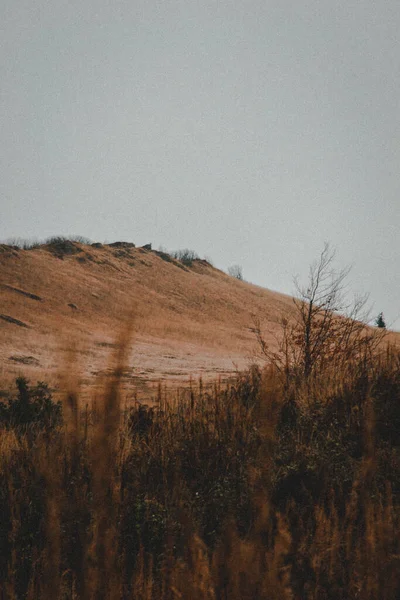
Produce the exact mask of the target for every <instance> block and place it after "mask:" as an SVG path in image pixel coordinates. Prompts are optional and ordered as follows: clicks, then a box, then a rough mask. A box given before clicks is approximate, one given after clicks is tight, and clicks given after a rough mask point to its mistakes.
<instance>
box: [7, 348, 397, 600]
mask: <svg viewBox="0 0 400 600" xmlns="http://www.w3.org/2000/svg"><path fill="white" fill-rule="evenodd" d="M126 347H127V341H126V339H125V341H123V342H122V343H120V344H119V345H118V347H117V350H116V358H115V367H114V377H113V378H112V379H110V380H109V381H108V382H107V385H106V387H105V389H104V393H103V397H102V401H101V402H100V401H98V402H97V404H96V407H95V409H94V410H93V411H90V412H89V413H88V412H87V410H86V408H85V406H81V405H80V403H79V391H78V390H77V386H76V385H75V384H74V383H73V381H72V382H71V383H70V388H71V391H70V393H69V395H68V396H67V397H66V399H65V405H64V417H65V422H64V425H63V426H62V427H61V428H57V429H55V430H52V431H50V430H49V431H46V430H43V431H39V430H37V431H36V433H35V432H34V431H32V432H30V431H29V430H27V431H26V432H25V433H22V434H21V432H18V430H12V429H11V430H10V429H4V430H3V431H2V435H1V438H0V440H1V443H0V466H1V467H0V468H1V473H2V478H1V486H0V502H1V507H0V508H1V510H2V514H3V522H2V524H1V527H0V545H1V548H2V553H1V557H2V558H1V562H0V590H1V594H0V598H2V600H3V599H7V600H8V599H10V600H11V599H15V600H20V599H22V598H29V599H31V600H33V599H35V600H37V599H40V600H50V599H51V600H67V599H68V600H78V599H79V600H80V599H82V600H101V599H104V600H114V599H118V600H120V599H131V598H132V599H133V598H135V599H137V598H139V599H142V600H178V599H184V600H280V599H288V600H289V599H291V600H297V599H300V598H302V599H303V598H304V599H307V600H308V599H310V600H358V599H359V598H366V599H367V600H376V599H378V598H379V599H381V598H382V599H384V600H397V598H398V597H399V593H400V570H399V556H400V536H399V533H400V522H399V510H398V508H399V503H400V496H399V490H400V488H399V483H400V470H399V468H398V467H396V462H395V461H394V462H393V464H392V466H390V465H388V464H387V463H386V462H385V461H386V457H387V453H388V451H389V448H388V446H387V441H386V437H385V436H387V430H386V429H385V428H384V429H382V423H383V425H385V424H386V421H385V414H386V413H382V412H381V405H380V404H379V402H381V401H382V399H383V398H384V399H385V402H386V404H384V406H385V407H386V408H385V411H386V410H388V411H389V413H387V414H392V413H390V410H392V408H390V406H392V405H393V406H395V405H396V404H395V403H396V402H397V401H398V399H399V398H400V380H399V375H398V373H399V372H398V364H399V360H400V359H399V357H398V353H396V351H395V350H392V351H391V353H388V355H387V356H381V357H380V358H378V357H376V358H375V359H374V363H371V364H369V365H367V367H368V369H367V371H365V370H364V371H362V369H361V371H360V368H361V367H360V365H357V364H354V365H353V369H352V370H349V371H348V372H346V373H345V374H344V375H340V374H337V381H336V382H335V385H333V383H334V382H331V383H330V385H329V387H328V389H326V388H325V387H324V385H325V384H324V378H323V376H321V378H320V379H319V381H314V388H313V389H311V388H308V393H309V394H310V397H309V398H308V402H304V389H305V388H304V389H301V390H299V397H298V398H297V397H296V398H295V399H293V398H292V397H291V398H289V397H287V395H286V392H285V391H284V386H283V381H282V379H281V377H280V375H279V373H278V372H276V371H275V370H274V369H265V370H264V371H263V372H260V371H259V370H258V369H256V368H253V369H252V370H251V371H250V372H248V373H244V374H242V375H240V376H239V377H238V379H237V381H236V382H235V384H234V385H231V386H229V387H226V386H224V385H221V384H220V383H218V382H217V383H216V384H215V385H214V387H213V388H206V387H205V386H204V385H203V384H202V382H198V383H193V384H192V386H191V389H189V390H187V391H186V392H185V393H183V392H182V393H180V394H179V395H178V396H171V393H170V392H169V391H168V390H167V389H166V388H165V387H162V386H160V388H159V392H158V405H157V407H156V408H153V409H143V408H140V407H138V408H136V409H133V410H131V411H130V412H129V413H128V414H125V413H124V412H123V411H122V407H121V405H120V387H119V384H120V379H121V375H122V373H123V366H124V361H125V358H126V357H125V352H126ZM364 367H365V365H363V368H364ZM71 368H72V365H70V369H71ZM366 373H368V377H369V379H368V385H367V386H365V385H364V381H365V374H366ZM321 375H322V374H321ZM343 377H345V380H344V379H343ZM318 385H319V386H320V387H319V388H318ZM324 390H325V396H324ZM380 398H381V400H379V399H380ZM396 398H397V400H396ZM322 399H324V402H321V400H322ZM293 400H294V402H295V406H296V407H297V408H296V410H297V417H296V419H295V420H294V421H293V420H291V419H290V418H289V420H288V417H287V414H288V413H287V412H285V411H286V408H287V403H288V402H293ZM388 402H389V403H392V404H390V406H389V405H388V404H387V403H388ZM348 403H350V404H348ZM382 406H383V405H382ZM388 406H389V408H388ZM285 415H286V416H285ZM378 417H379V419H380V420H381V421H382V419H383V421H382V423H380V422H378ZM352 419H353V420H352ZM315 425H317V427H318V429H319V431H318V429H317V430H316V429H315ZM385 426H386V425H385ZM346 427H348V432H347V433H346V432H344V429H346ZM344 434H345V435H344ZM343 435H344V437H343ZM348 436H350V438H351V440H353V438H354V444H355V447H356V448H357V447H358V446H359V447H360V448H361V450H360V451H358V450H357V449H356V450H354V457H353V458H352V463H351V465H350V463H349V465H348V466H346V465H345V461H346V460H347V454H348V453H350V454H351V453H353V441H351V443H350V445H348V446H346V444H347V443H348V442H347V441H346V440H348ZM396 448H397V449H398V445H397V446H396V444H394V447H393V450H395V451H396V452H398V450H396ZM316 451H317V452H318V453H319V456H316V455H315V452H316ZM335 453H336V455H335ZM394 457H395V454H393V460H394ZM315 460H317V461H318V460H319V461H320V467H318V468H320V469H323V470H322V471H319V473H320V476H319V480H312V479H310V473H311V472H312V470H313V469H314V470H315V467H314V466H313V464H314V461H315ZM337 461H338V462H337ZM398 464H400V461H399V463H398ZM296 465H297V466H296ZM316 472H317V473H318V469H317V470H316ZM287 481H292V484H291V486H289V487H288V486H287ZM295 482H297V483H295Z"/></svg>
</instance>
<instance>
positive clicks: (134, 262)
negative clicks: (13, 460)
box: [0, 239, 291, 384]
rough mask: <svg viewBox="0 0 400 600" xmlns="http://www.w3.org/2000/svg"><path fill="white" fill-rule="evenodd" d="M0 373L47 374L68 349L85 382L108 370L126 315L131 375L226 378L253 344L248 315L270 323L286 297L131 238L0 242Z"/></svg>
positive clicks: (142, 378) (287, 300) (59, 364)
mask: <svg viewBox="0 0 400 600" xmlns="http://www.w3.org/2000/svg"><path fill="white" fill-rule="evenodd" d="M0 289H1V309H0V313H1V317H2V318H0V332H1V338H0V339H1V341H0V358H1V362H2V369H3V370H2V374H3V378H12V377H14V376H15V375H16V374H17V373H18V372H19V371H20V370H21V368H23V369H24V372H28V374H30V375H31V376H32V377H34V378H37V377H40V376H42V375H43V376H44V377H45V378H46V380H48V379H49V377H55V376H56V374H57V373H58V371H59V369H60V368H62V367H63V362H65V360H66V358H67V356H68V353H69V351H70V349H71V348H72V347H73V348H75V352H77V353H78V356H79V359H78V362H79V363H80V365H81V368H82V378H83V381H84V383H85V382H86V383H92V382H93V379H94V377H95V376H96V375H98V374H99V373H103V372H105V371H106V370H107V361H108V356H109V352H110V348H111V347H112V345H113V343H114V342H115V336H116V333H117V332H119V331H121V329H124V328H126V327H127V323H128V322H129V323H133V338H132V348H131V356H130V359H129V361H128V362H129V367H130V369H131V371H130V373H127V374H126V376H127V377H130V378H131V380H132V381H136V382H137V383H138V384H143V383H146V382H147V383H149V382H150V383H151V382H156V381H158V380H159V379H160V378H161V379H166V378H168V380H169V381H176V382H181V381H185V380H187V379H188V378H189V377H190V376H194V377H196V376H197V375H203V376H204V377H215V376H216V375H221V376H222V377H227V376H229V375H231V374H232V373H234V372H235V369H236V367H239V368H243V367H244V366H245V365H246V364H247V362H248V358H249V356H251V354H252V352H253V351H254V348H255V338H254V334H253V333H252V331H251V327H252V315H253V314H262V315H263V318H264V319H265V321H266V322H268V325H269V329H270V330H271V331H274V329H275V328H276V320H277V318H278V317H279V315H280V314H281V313H282V310H287V309H288V308H290V307H291V299H290V298H289V297H287V296H285V295H282V294H278V293H276V292H271V291H268V290H266V289H262V288H260V287H257V286H255V285H251V284H249V283H246V282H243V281H239V280H237V279H235V278H233V277H230V276H228V275H226V274H225V273H223V272H222V271H220V270H218V269H215V268H214V267H212V266H211V265H210V264H209V263H208V262H207V261H204V260H200V259H195V260H193V261H192V262H191V264H189V265H188V264H184V262H182V261H179V260H176V259H174V258H172V257H171V256H170V255H169V254H166V253H164V252H158V251H152V250H148V249H146V248H135V247H134V246H133V244H127V243H119V244H118V243H117V244H109V245H101V244H95V245H87V244H82V243H78V242H71V241H68V240H62V239H60V240H55V241H54V242H53V243H50V244H46V245H39V246H37V247H34V248H32V249H27V250H24V249H20V248H17V247H11V246H6V245H2V246H0Z"/></svg>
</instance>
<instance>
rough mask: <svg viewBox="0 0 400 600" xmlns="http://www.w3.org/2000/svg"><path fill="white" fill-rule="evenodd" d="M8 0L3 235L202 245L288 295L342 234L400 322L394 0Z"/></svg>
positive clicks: (398, 17) (380, 300) (1, 67)
mask: <svg viewBox="0 0 400 600" xmlns="http://www.w3.org/2000/svg"><path fill="white" fill-rule="evenodd" d="M0 14H1V17H2V18H1V23H2V25H1V28H2V36H1V42H0V44H1V49H2V52H1V56H0V73H1V81H2V84H1V95H0V106H1V125H0V127H1V134H2V140H3V144H2V148H1V152H0V165H1V174H2V177H1V183H0V208H1V213H2V218H1V220H0V239H2V240H3V241H5V240H7V239H10V238H15V237H20V238H37V239H43V238H46V237H49V236H52V235H67V236H68V235H76V234H80V235H83V236H87V237H88V238H90V239H92V240H93V241H94V242H96V241H100V242H103V241H109V242H111V241H116V240H125V241H132V242H134V243H135V244H137V245H143V244H146V243H149V242H151V243H152V244H153V247H154V248H158V247H159V246H164V247H165V248H167V249H169V250H174V249H179V248H186V247H187V248H191V249H193V250H195V251H196V252H197V253H198V254H199V255H200V256H202V257H203V256H207V257H210V258H211V259H212V261H213V263H214V264H215V266H217V267H218V268H222V269H224V270H226V269H227V268H228V267H229V266H230V265H233V264H239V265H241V267H242V268H243V275H244V277H245V279H246V280H248V281H250V282H252V283H255V284H258V285H261V286H263V287H267V288H269V289H272V290H276V291H280V292H283V293H287V294H291V293H293V291H294V287H293V276H295V275H298V276H299V278H300V280H302V281H304V280H306V278H307V273H308V268H309V265H310V263H312V262H313V261H314V260H315V259H316V258H318V255H319V254H320V252H321V250H322V247H323V243H324V242H325V241H329V242H330V243H331V245H332V246H333V247H336V249H337V260H336V265H337V267H338V268H341V267H344V266H346V265H352V267H353V268H352V272H351V274H350V277H349V283H350V287H351V289H352V290H353V291H354V292H367V293H368V292H369V293H370V297H371V302H372V303H373V305H374V306H373V314H374V315H377V314H378V313H379V312H381V311H383V313H384V316H385V319H386V321H387V324H388V326H391V327H393V328H394V329H397V330H399V329H400V302H399V291H400V272H399V260H400V244H399V241H398V237H399V236H398V229H399V223H400V201H399V199H398V189H399V183H400V175H399V169H398V165H399V158H400V80H399V77H398V71H399V63H400V47H399V46H400V44H399V33H398V31H399V26H400V5H399V4H398V3H397V2H394V0H388V1H385V2H383V1H382V0H380V1H375V2H372V0H366V1H365V2H363V3H359V2H344V1H339V2H336V3H332V2H330V1H328V0H321V1H316V0H315V1H307V2H302V3H299V2H294V1H282V2H268V1H267V2H259V1H256V0H253V2H246V1H245V2H237V1H222V2H216V1H215V2H213V1H211V0H209V1H206V2H204V3H201V4H198V3H188V2H183V1H166V2H151V1H149V2H144V1H136V2H133V3H128V2H126V1H117V2H115V3H113V4H112V5H111V4H109V3H107V2H105V1H104V0H98V1H97V2H93V0H82V1H81V2H79V3H78V2H76V1H75V2H66V1H64V0H55V1H54V2H52V3H47V2H38V1H36V0H29V1H28V0H20V1H19V0H16V1H13V2H11V1H10V0H5V1H4V2H3V5H2V8H1V13H0Z"/></svg>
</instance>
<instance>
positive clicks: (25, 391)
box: [0, 377, 62, 429]
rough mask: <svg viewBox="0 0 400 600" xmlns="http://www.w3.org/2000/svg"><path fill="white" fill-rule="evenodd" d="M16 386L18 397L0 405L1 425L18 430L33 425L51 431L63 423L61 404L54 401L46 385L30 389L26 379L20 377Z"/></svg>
mask: <svg viewBox="0 0 400 600" xmlns="http://www.w3.org/2000/svg"><path fill="white" fill-rule="evenodd" d="M16 386H17V390H18V393H17V395H16V396H13V397H11V398H9V399H8V401H7V402H6V403H5V402H1V403H0V423H3V424H4V425H6V426H7V427H12V428H16V429H20V428H26V427H29V426H31V425H36V426H38V427H39V428H42V429H49V428H52V427H54V426H56V425H59V424H60V423H61V420H62V413H61V404H60V402H54V401H53V398H52V395H51V392H50V390H49V387H48V385H47V384H46V383H43V382H39V383H38V384H37V385H36V386H31V387H29V384H28V381H27V379H25V377H18V379H16Z"/></svg>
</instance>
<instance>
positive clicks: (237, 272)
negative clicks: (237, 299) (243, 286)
mask: <svg viewBox="0 0 400 600" xmlns="http://www.w3.org/2000/svg"><path fill="white" fill-rule="evenodd" d="M228 275H230V276H231V277H235V279H239V280H240V281H243V269H242V267H241V266H240V265H232V266H231V267H229V268H228Z"/></svg>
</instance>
